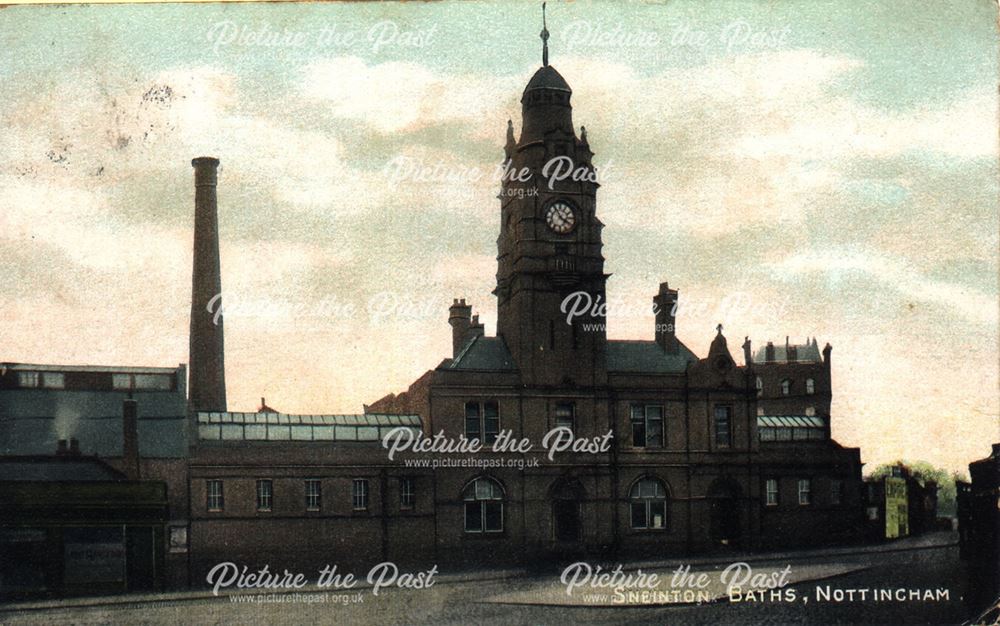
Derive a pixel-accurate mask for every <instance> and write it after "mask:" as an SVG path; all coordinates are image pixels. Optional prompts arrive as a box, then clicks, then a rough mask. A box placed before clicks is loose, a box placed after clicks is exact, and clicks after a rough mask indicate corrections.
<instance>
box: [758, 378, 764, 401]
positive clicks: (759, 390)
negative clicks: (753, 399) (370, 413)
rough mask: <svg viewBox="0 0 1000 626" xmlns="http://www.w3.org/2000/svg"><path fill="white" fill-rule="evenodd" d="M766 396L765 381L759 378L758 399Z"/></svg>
mask: <svg viewBox="0 0 1000 626" xmlns="http://www.w3.org/2000/svg"><path fill="white" fill-rule="evenodd" d="M762 395H764V380H763V379H761V377H760V376H758V377H757V397H758V398H759V397H761V396H762Z"/></svg>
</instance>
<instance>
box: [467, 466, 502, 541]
mask: <svg viewBox="0 0 1000 626" xmlns="http://www.w3.org/2000/svg"><path fill="white" fill-rule="evenodd" d="M462 500H464V501H465V532H467V533H499V532H503V487H501V486H500V483H498V482H497V481H495V480H493V479H492V478H486V477H483V478H477V479H476V480H474V481H472V482H471V483H469V484H468V485H466V487H465V489H463V490H462Z"/></svg>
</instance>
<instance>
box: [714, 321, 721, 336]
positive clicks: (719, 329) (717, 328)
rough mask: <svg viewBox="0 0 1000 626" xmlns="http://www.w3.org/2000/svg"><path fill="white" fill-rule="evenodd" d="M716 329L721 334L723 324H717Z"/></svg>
mask: <svg viewBox="0 0 1000 626" xmlns="http://www.w3.org/2000/svg"><path fill="white" fill-rule="evenodd" d="M715 330H717V331H719V334H720V335H721V334H722V324H719V325H718V326H716V327H715Z"/></svg>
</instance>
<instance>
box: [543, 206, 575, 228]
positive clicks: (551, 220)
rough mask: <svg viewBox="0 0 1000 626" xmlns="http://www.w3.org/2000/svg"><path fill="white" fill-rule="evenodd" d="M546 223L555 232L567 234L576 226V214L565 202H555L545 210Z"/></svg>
mask: <svg viewBox="0 0 1000 626" xmlns="http://www.w3.org/2000/svg"><path fill="white" fill-rule="evenodd" d="M545 223H546V224H548V225H549V228H551V229H552V230H553V231H554V232H557V233H559V234H560V235H565V234H566V233H568V232H570V231H571V230H573V227H574V226H576V214H575V213H573V209H572V207H570V206H569V205H568V204H566V203H565V202H561V201H560V202H553V203H552V204H551V205H550V206H549V208H548V210H547V211H546V212H545Z"/></svg>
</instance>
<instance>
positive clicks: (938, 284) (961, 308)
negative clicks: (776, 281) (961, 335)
mask: <svg viewBox="0 0 1000 626" xmlns="http://www.w3.org/2000/svg"><path fill="white" fill-rule="evenodd" d="M769 267H770V269H772V271H773V272H774V274H775V275H776V277H778V278H780V279H784V280H795V279H797V278H798V277H800V276H801V275H803V274H810V273H819V274H823V275H825V276H827V277H828V279H829V280H830V281H831V282H835V281H837V280H838V279H839V278H840V277H841V276H843V275H845V274H849V273H852V272H855V273H861V274H864V275H866V276H868V277H870V278H872V279H874V280H876V281H878V282H879V283H881V284H882V285H883V286H884V287H886V288H888V289H893V290H895V291H897V292H898V293H899V294H900V295H902V296H903V297H904V298H907V299H913V300H918V301H921V302H926V303H929V304H935V305H939V306H943V307H945V308H947V309H949V310H951V311H952V312H953V313H954V314H956V315H958V316H960V317H962V318H964V319H966V320H968V321H971V322H976V323H979V324H983V325H987V326H993V327H995V326H996V324H997V299H996V296H994V295H990V294H988V293H984V292H982V291H979V290H977V289H973V288H970V287H967V286H964V285H960V284H956V283H950V282H946V281H943V280H937V279H933V278H928V277H927V276H924V275H922V274H920V273H918V272H916V271H914V270H913V269H911V268H910V267H909V265H908V264H907V263H906V261H905V260H904V259H900V258H894V257H890V256H886V255H882V254H879V253H869V252H865V251H862V250H844V249H840V250H826V251H808V252H799V253H796V254H793V255H791V256H789V257H786V258H785V259H783V260H781V261H778V262H776V263H772V264H771V265H770V266H769Z"/></svg>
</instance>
